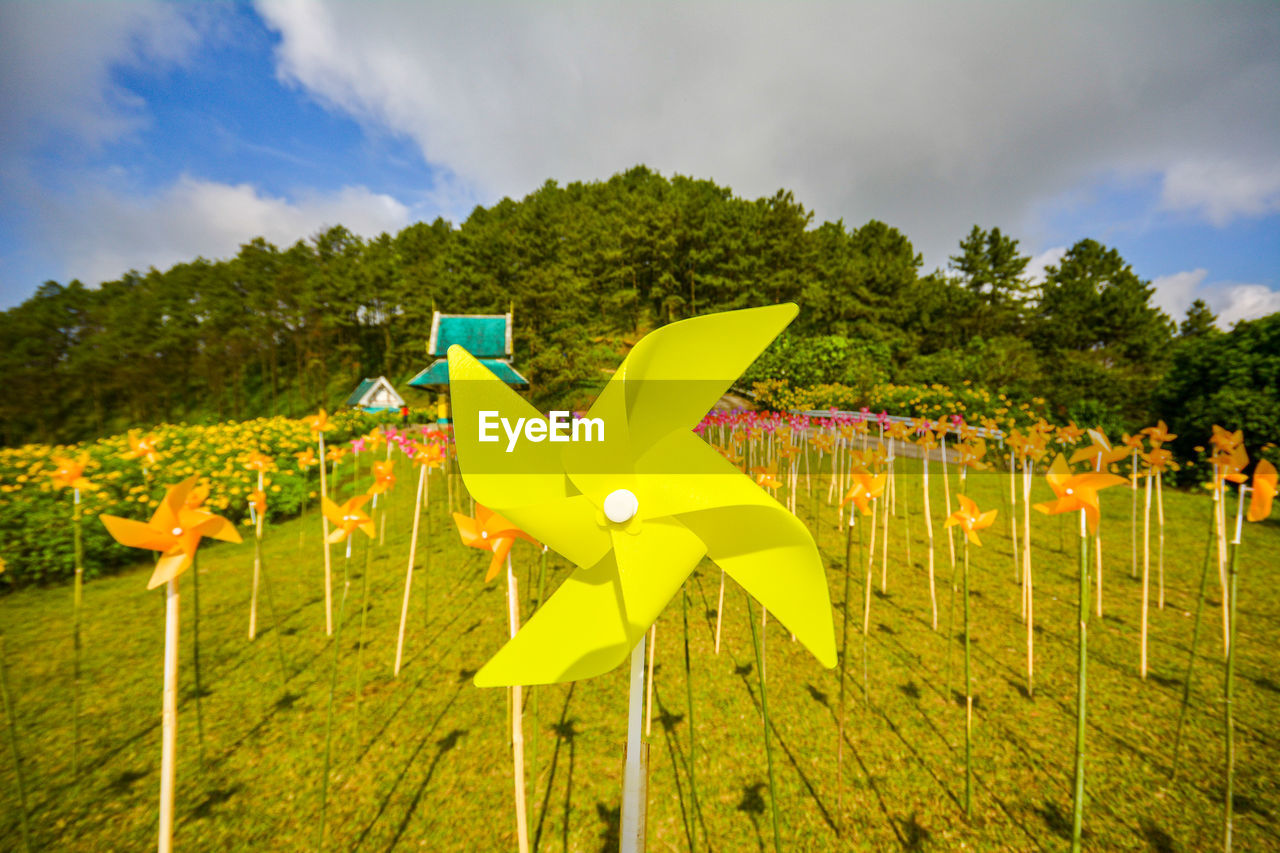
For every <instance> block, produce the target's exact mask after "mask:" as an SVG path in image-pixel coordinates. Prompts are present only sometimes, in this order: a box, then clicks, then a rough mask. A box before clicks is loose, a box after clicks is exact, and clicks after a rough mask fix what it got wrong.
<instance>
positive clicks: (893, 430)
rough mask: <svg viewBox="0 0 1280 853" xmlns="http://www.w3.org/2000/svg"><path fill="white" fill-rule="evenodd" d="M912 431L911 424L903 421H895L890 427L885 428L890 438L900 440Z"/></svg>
mask: <svg viewBox="0 0 1280 853" xmlns="http://www.w3.org/2000/svg"><path fill="white" fill-rule="evenodd" d="M910 432H911V426H910V425H909V424H906V423H904V422H902V421H894V422H893V423H891V424H889V428H888V429H887V430H885V434H886V435H887V436H889V438H894V439H897V440H899V441H901V440H902V439H904V438H906V437H907V435H908V433H910Z"/></svg>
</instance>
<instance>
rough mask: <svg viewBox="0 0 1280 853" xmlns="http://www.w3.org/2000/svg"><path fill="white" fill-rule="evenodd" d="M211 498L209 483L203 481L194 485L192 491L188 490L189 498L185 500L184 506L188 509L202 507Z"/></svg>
mask: <svg viewBox="0 0 1280 853" xmlns="http://www.w3.org/2000/svg"><path fill="white" fill-rule="evenodd" d="M208 499H209V484H208V483H201V484H200V485H198V486H194V487H193V488H192V489H191V491H189V492H187V499H186V500H185V501H184V502H183V504H182V505H183V506H184V507H186V508H187V509H200V508H202V507H203V506H204V502H205V501H207V500H208Z"/></svg>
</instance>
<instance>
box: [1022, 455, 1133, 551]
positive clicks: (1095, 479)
mask: <svg viewBox="0 0 1280 853" xmlns="http://www.w3.org/2000/svg"><path fill="white" fill-rule="evenodd" d="M1045 480H1047V481H1048V483H1049V487H1050V488H1051V489H1053V494H1054V497H1055V498H1056V499H1055V500H1053V501H1049V502H1046V503H1039V504H1036V505H1035V508H1036V510H1037V511H1038V512H1043V513H1045V514H1046V515H1058V514H1059V513H1063V512H1074V511H1075V510H1083V511H1084V515H1085V519H1086V521H1087V522H1088V525H1089V532H1090V533H1095V532H1097V530H1098V522H1099V520H1100V519H1101V518H1102V512H1101V510H1100V509H1099V508H1098V490H1099V489H1105V488H1107V487H1108V486H1118V485H1121V484H1123V483H1124V478H1123V477H1118V476H1116V475H1115V474H1107V473H1101V472H1097V471H1089V472H1087V473H1084V474H1072V473H1071V469H1070V468H1069V467H1068V466H1067V460H1066V459H1065V458H1064V457H1063V455H1062V454H1061V453H1059V454H1058V456H1057V457H1056V458H1055V459H1054V460H1053V464H1052V465H1051V466H1049V471H1048V473H1047V474H1045Z"/></svg>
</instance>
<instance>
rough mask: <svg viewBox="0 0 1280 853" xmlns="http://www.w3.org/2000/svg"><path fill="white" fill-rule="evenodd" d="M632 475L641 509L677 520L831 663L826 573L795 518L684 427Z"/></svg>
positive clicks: (656, 447)
mask: <svg viewBox="0 0 1280 853" xmlns="http://www.w3.org/2000/svg"><path fill="white" fill-rule="evenodd" d="M636 480H637V483H638V484H639V486H640V496H641V497H640V503H641V511H642V512H643V511H645V505H646V504H650V505H651V507H650V509H649V511H650V512H653V513H655V514H660V515H666V514H670V515H672V516H674V517H675V518H676V519H678V520H679V521H680V522H681V523H682V524H684V525H685V526H686V527H688V528H689V530H690V531H692V532H693V533H694V534H695V535H696V536H697V537H698V538H699V539H701V540H702V542H703V544H704V545H705V546H706V548H707V556H709V557H710V558H711V559H712V560H714V561H715V562H716V564H717V565H719V566H720V567H721V568H723V569H724V570H725V571H726V572H728V573H729V575H730V576H731V577H732V578H733V579H734V580H736V581H737V582H738V583H739V584H741V585H742V586H743V587H745V588H746V590H747V592H749V593H750V594H751V595H752V596H754V597H755V598H757V599H758V600H759V601H760V602H761V603H762V604H763V605H764V606H765V607H767V608H769V612H770V613H772V614H774V615H776V616H777V617H778V619H779V620H780V621H782V623H783V624H785V625H786V626H787V627H788V628H789V629H790V630H791V631H792V632H793V633H794V634H795V635H796V639H798V640H800V641H801V642H802V643H804V645H805V648H807V649H809V651H811V652H813V654H814V655H815V656H817V658H818V660H819V661H821V662H822V664H823V665H824V666H834V665H835V628H834V626H833V624H832V619H831V595H830V592H829V591H828V588H827V578H826V573H825V572H824V571H823V568H822V559H821V557H820V556H819V554H818V549H817V546H816V545H815V544H814V542H813V537H812V536H811V535H810V534H809V531H808V529H807V528H805V526H804V524H803V523H802V522H801V521H800V520H799V519H797V518H796V517H795V516H794V515H792V514H791V513H790V512H788V511H787V510H786V509H785V508H783V506H782V505H781V504H779V503H778V502H777V501H776V500H774V499H773V498H771V497H769V495H768V494H766V493H765V491H764V490H763V489H761V488H760V487H759V486H757V485H756V484H755V483H753V482H752V481H751V479H750V478H749V477H747V476H746V475H745V474H743V473H741V472H740V471H738V469H736V468H734V467H733V465H732V464H730V463H729V462H728V461H727V460H726V459H724V458H723V457H721V456H720V454H718V453H716V452H715V451H714V450H712V449H711V448H710V447H708V446H707V445H706V443H705V442H703V441H702V440H701V439H700V438H698V437H697V436H696V435H694V434H693V433H691V432H679V433H673V434H672V435H670V436H668V437H666V438H665V439H663V440H662V441H661V442H659V443H657V444H655V445H654V446H653V448H652V449H651V450H650V452H649V453H647V454H645V455H644V456H643V457H642V458H641V459H640V461H639V462H638V463H637V464H636ZM648 530H649V525H648V523H646V526H645V528H644V534H647V533H648Z"/></svg>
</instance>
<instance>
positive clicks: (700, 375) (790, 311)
mask: <svg viewBox="0 0 1280 853" xmlns="http://www.w3.org/2000/svg"><path fill="white" fill-rule="evenodd" d="M798 310H799V309H798V308H797V307H796V306H795V305H794V304H791V303H787V304H783V305H769V306H765V307H763V308H748V309H746V310H743V311H726V312H723V313H719V314H707V315H705V316H701V317H692V318H690V319H688V320H681V321H679V322H677V323H672V324H670V325H668V326H663V327H661V328H659V329H655V330H654V331H652V332H650V333H649V334H647V335H645V336H644V337H643V338H641V339H640V342H639V343H637V344H636V345H635V347H634V348H633V349H632V350H631V352H630V353H629V354H628V355H627V358H626V360H625V361H623V362H622V365H621V366H620V367H619V368H618V371H617V373H616V374H615V376H614V378H613V379H612V380H610V382H609V386H608V387H606V389H605V391H604V392H603V393H602V394H601V395H600V400H598V401H597V405H598V406H599V405H601V404H602V403H604V404H607V405H608V406H609V407H611V408H615V407H617V406H618V403H617V402H616V401H615V400H614V395H619V394H620V395H622V398H623V404H622V407H623V408H625V412H626V417H625V421H624V423H626V425H627V432H628V436H629V440H630V444H631V452H632V455H633V456H639V455H641V454H643V453H644V452H645V451H646V450H648V449H649V448H650V447H651V446H652V445H653V444H655V443H656V442H658V441H660V440H662V439H663V438H665V437H666V436H667V435H668V434H670V433H671V432H673V431H676V430H682V431H683V430H691V429H693V428H694V427H695V426H697V424H698V422H699V421H700V420H702V416H703V415H705V414H706V413H707V412H708V411H709V410H710V409H711V407H712V406H714V405H715V404H716V402H717V401H718V400H719V399H720V397H721V396H723V394H724V392H725V391H727V390H728V389H729V386H730V385H732V384H733V383H734V382H736V381H738V378H739V377H740V376H741V375H742V373H743V371H745V370H746V369H747V368H748V367H749V366H750V365H751V362H753V361H755V360H756V358H757V357H758V356H759V355H760V353H762V352H763V351H764V349H765V347H767V346H768V345H769V344H770V342H772V341H773V339H774V338H776V337H777V336H778V334H779V333H780V332H781V331H782V330H783V329H785V328H786V327H787V325H788V324H789V323H790V322H791V321H792V320H793V319H795V316H796V313H797V312H798ZM603 408H604V407H603V406H602V410H603ZM591 414H592V415H593V416H594V415H596V414H597V409H596V407H595V406H593V407H592V410H591ZM606 424H607V426H608V428H613V426H614V424H613V422H612V420H609V421H606Z"/></svg>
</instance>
